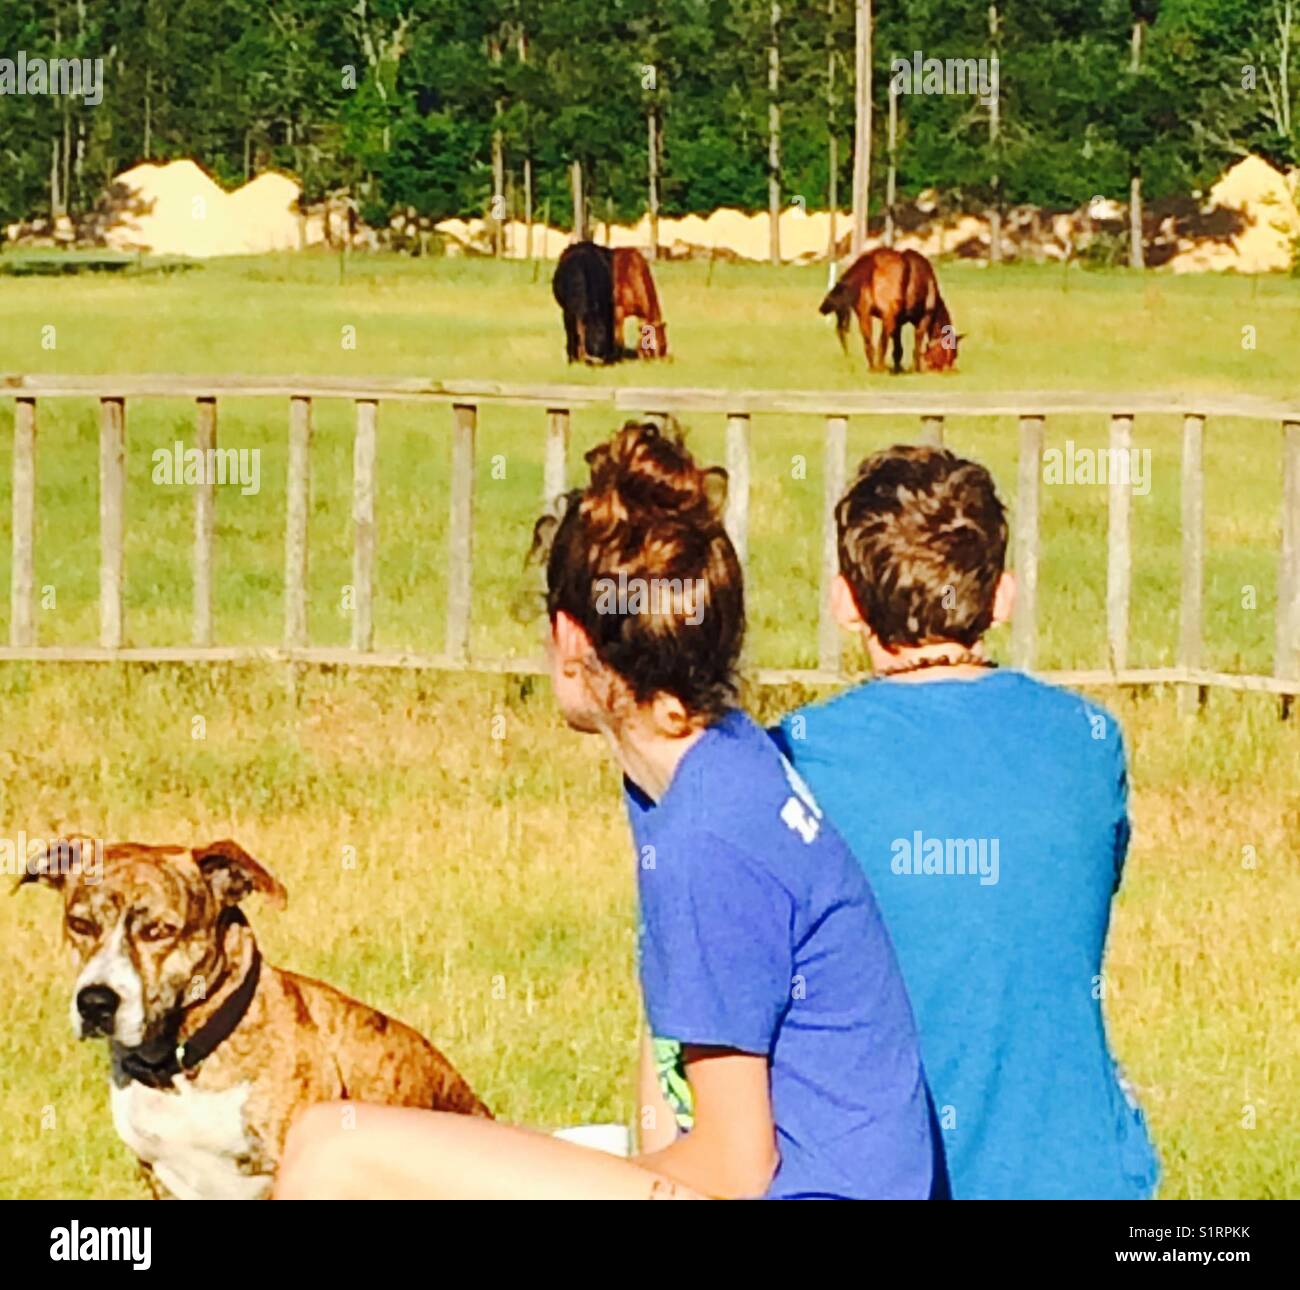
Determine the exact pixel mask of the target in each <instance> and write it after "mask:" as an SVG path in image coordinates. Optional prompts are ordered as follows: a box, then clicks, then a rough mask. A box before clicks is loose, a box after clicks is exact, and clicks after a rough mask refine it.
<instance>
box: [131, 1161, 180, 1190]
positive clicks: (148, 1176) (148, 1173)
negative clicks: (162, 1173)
mask: <svg viewBox="0 0 1300 1290" xmlns="http://www.w3.org/2000/svg"><path fill="white" fill-rule="evenodd" d="M140 1172H141V1173H142V1174H143V1175H144V1181H145V1186H146V1187H148V1188H149V1192H150V1194H151V1195H152V1196H153V1198H154V1200H175V1199H176V1197H175V1196H173V1195H172V1193H171V1192H169V1191H168V1190H167V1188H166V1187H164V1186H163V1185H162V1183H161V1182H160V1181H159V1179H158V1175H157V1174H156V1173H154V1171H153V1166H152V1165H147V1164H145V1162H144V1161H143V1160H141V1161H140Z"/></svg>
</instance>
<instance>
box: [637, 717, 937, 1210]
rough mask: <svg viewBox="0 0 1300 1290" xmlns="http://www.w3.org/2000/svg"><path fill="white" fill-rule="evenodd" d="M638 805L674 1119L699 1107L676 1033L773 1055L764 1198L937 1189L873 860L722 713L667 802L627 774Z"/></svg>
mask: <svg viewBox="0 0 1300 1290" xmlns="http://www.w3.org/2000/svg"><path fill="white" fill-rule="evenodd" d="M627 806H628V815H629V817H630V819H631V824H632V832H633V836H634V838H635V841H636V847H637V861H638V862H637V877H638V886H639V890H640V902H641V931H640V946H639V948H640V964H641V984H642V989H643V991H644V994H645V1005H646V1013H647V1016H648V1018H649V1022H650V1029H651V1032H652V1035H653V1036H654V1039H655V1049H656V1055H657V1058H658V1062H659V1074H660V1082H661V1086H662V1087H663V1090H664V1093H665V1096H666V1097H667V1099H668V1101H669V1104H670V1105H671V1106H672V1107H673V1109H674V1112H675V1114H676V1115H677V1118H678V1123H679V1126H680V1127H682V1128H683V1129H687V1130H688V1129H689V1127H690V1124H691V1113H692V1108H691V1105H690V1089H689V1086H688V1085H687V1084H686V1081H685V1079H684V1076H683V1072H682V1068H681V1064H680V1046H681V1045H682V1044H701V1045H710V1046H718V1047H722V1048H731V1049H736V1050H738V1051H740V1052H745V1053H758V1054H762V1055H764V1056H766V1057H768V1059H769V1061H770V1063H771V1091H772V1111H773V1118H774V1120H775V1122H776V1133H777V1146H778V1149H779V1152H780V1157H781V1162H780V1166H779V1168H778V1170H777V1173H776V1176H775V1178H774V1179H773V1181H772V1184H771V1187H770V1188H769V1190H768V1192H767V1196H768V1197H769V1198H779V1199H793V1198H797V1197H814V1196H820V1197H846V1198H875V1197H880V1198H894V1199H922V1200H923V1199H926V1198H928V1197H930V1196H931V1195H932V1192H933V1193H934V1194H943V1191H944V1190H945V1189H946V1175H945V1174H944V1168H943V1163H942V1157H941V1156H940V1157H939V1158H938V1160H937V1162H936V1158H935V1153H936V1150H937V1149H938V1148H937V1135H936V1134H934V1133H932V1128H931V1113H930V1108H929V1099H928V1095H927V1091H926V1087H925V1079H924V1075H923V1072H922V1069H921V1059H920V1051H919V1044H918V1039H917V1034H916V1028H915V1025H914V1023H913V1020H912V1012H911V1008H910V1006H909V1004H908V1001H907V995H906V992H905V990H904V987H903V981H902V976H901V974H900V971H899V967H898V964H897V962H896V961H895V958H894V951H893V947H892V946H891V945H890V942H889V937H888V934H887V933H886V931H885V928H884V925H883V923H882V921H881V917H880V913H879V911H878V910H877V908H876V903H875V900H874V899H873V898H872V894H871V890H870V888H869V887H868V886H867V882H866V878H865V877H864V875H863V873H862V870H861V868H860V867H859V865H858V864H857V862H856V861H855V860H854V858H853V855H852V854H851V853H850V852H849V850H848V848H847V847H846V846H845V844H844V843H843V842H842V841H841V840H840V838H839V836H838V835H837V834H836V833H835V831H834V830H833V829H832V827H831V826H830V824H829V823H828V822H827V820H826V818H825V817H824V815H823V814H822V811H821V809H820V807H819V806H818V805H817V803H816V801H815V800H814V799H813V797H812V794H811V793H810V792H809V790H808V788H807V787H806V786H805V785H804V784H803V783H802V781H801V780H800V779H799V777H798V776H797V775H796V774H795V772H794V770H793V769H792V767H791V766H790V764H789V762H788V761H786V759H785V758H784V757H783V756H782V755H781V753H780V752H779V751H778V749H777V748H776V745H775V744H774V743H773V742H772V740H771V739H769V738H768V736H767V734H766V733H765V732H764V731H763V730H761V729H759V727H758V726H756V725H755V724H754V723H753V722H752V721H751V720H750V719H749V718H748V717H747V716H745V715H744V714H743V713H740V712H731V713H728V714H727V715H726V716H725V717H723V718H722V719H721V720H720V721H718V722H717V723H716V724H715V725H713V726H711V727H710V728H709V729H708V730H707V731H706V732H705V733H704V735H703V736H702V737H701V738H700V739H699V741H698V742H697V743H696V744H695V745H694V746H693V747H692V748H691V749H690V750H689V751H688V752H687V753H686V755H685V756H684V757H683V758H682V760H681V762H680V763H679V764H678V767H677V771H676V774H675V775H674V777H673V780H672V783H671V784H670V786H669V788H668V791H667V792H666V793H665V794H664V796H663V797H662V799H661V800H660V801H659V802H658V803H657V804H656V803H654V802H653V801H652V800H651V799H650V798H648V797H647V796H646V795H645V794H644V793H642V792H641V791H640V790H639V789H638V788H637V787H636V786H635V785H633V784H631V783H630V781H629V782H628V783H627ZM936 1180H938V1181H936Z"/></svg>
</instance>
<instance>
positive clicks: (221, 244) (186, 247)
mask: <svg viewBox="0 0 1300 1290" xmlns="http://www.w3.org/2000/svg"><path fill="white" fill-rule="evenodd" d="M300 197H301V189H300V187H299V185H298V184H297V183H296V182H295V181H294V180H292V179H290V178H289V177H288V176H286V175H281V174H275V173H268V174H263V175H259V176H258V177H257V178H256V179H254V180H252V181H251V182H250V183H247V184H245V185H244V186H243V187H242V188H238V189H236V190H235V191H234V192H226V190H225V189H223V188H222V187H221V186H220V185H219V184H217V183H216V182H215V181H214V180H213V179H212V177H211V176H210V175H208V174H207V173H206V172H205V171H203V170H202V169H201V168H200V167H199V166H197V165H195V163H194V162H192V161H173V162H171V163H169V164H167V165H161V166H160V165H154V164H152V163H145V164H143V165H139V166H135V167H133V168H132V169H130V170H127V171H124V172H123V173H122V174H120V175H119V176H118V177H117V178H116V179H115V180H113V182H112V184H111V185H110V187H109V189H108V191H107V192H106V193H105V195H104V197H103V199H102V200H101V201H100V202H99V203H98V205H97V206H96V207H95V208H94V210H93V211H88V212H84V213H82V214H81V215H79V216H78V217H77V219H78V221H79V222H78V223H77V225H76V226H75V227H74V225H73V223H72V222H71V221H69V220H68V218H67V217H66V216H63V217H60V219H59V220H58V221H54V222H51V221H50V220H48V219H36V220H32V221H31V222H29V223H26V224H15V225H10V226H9V227H8V228H7V229H6V235H7V236H8V238H9V240H10V241H11V242H14V243H17V244H21V245H26V246H37V247H39V246H48V247H55V248H58V247H65V246H71V245H77V246H99V247H109V248H112V249H114V250H119V251H129V252H136V251H139V252H143V253H146V254H152V255H178V256H196V257H207V256H217V255H258V254H262V253H264V252H268V251H286V250H299V249H301V248H303V247H307V246H314V245H318V244H322V243H325V244H328V245H330V246H341V245H344V244H348V245H351V246H354V247H358V248H364V249H370V250H379V249H381V248H384V247H387V248H389V249H392V250H397V251H411V252H413V253H417V254H427V253H428V252H429V251H430V250H432V249H433V247H432V246H431V243H432V242H433V231H434V230H435V229H436V231H437V233H438V234H440V235H441V241H442V245H443V248H444V249H445V250H446V252H447V254H449V255H490V254H492V250H493V233H494V229H493V227H492V225H491V224H490V223H489V222H488V221H486V220H483V219H471V220H463V219H447V220H442V221H441V222H439V223H438V224H436V225H435V224H433V223H432V221H431V220H430V219H429V218H428V217H427V216H420V215H418V214H417V213H416V212H415V211H414V210H408V211H406V212H399V213H397V214H395V215H394V216H393V218H392V219H391V220H390V223H389V226H388V227H386V228H370V227H368V226H366V225H364V224H362V223H361V222H360V220H359V219H358V218H357V211H356V207H355V204H354V203H353V202H352V200H351V199H350V198H348V196H347V194H335V195H333V196H332V197H331V198H330V199H329V200H328V201H325V202H322V203H320V204H318V205H316V206H313V207H312V208H311V209H310V210H308V211H305V212H304V211H301V210H300V209H299V205H298V203H299V199H300ZM1145 214H1146V217H1147V218H1146V228H1145V229H1144V236H1145V240H1146V248H1147V263H1148V264H1149V265H1150V266H1151V267H1161V268H1166V267H1167V268H1170V269H1172V270H1173V271H1174V272H1176V273H1198V272H1206V271H1214V270H1228V269H1230V270H1235V271H1236V272H1238V273H1267V272H1274V271H1286V270H1288V269H1289V268H1290V267H1291V264H1292V260H1293V255H1294V248H1295V245H1296V244H1297V242H1298V241H1300V211H1298V210H1297V206H1296V198H1295V193H1294V192H1293V190H1292V189H1291V188H1290V187H1289V186H1288V179H1287V177H1286V176H1284V175H1283V174H1281V173H1280V172H1279V171H1277V170H1275V169H1274V168H1273V167H1272V166H1270V165H1269V164H1268V163H1267V162H1266V161H1264V160H1262V159H1261V158H1259V157H1247V158H1245V159H1244V160H1242V161H1241V162H1239V163H1238V164H1237V165H1235V166H1233V167H1232V169H1231V170H1229V171H1228V172H1227V173H1226V174H1225V175H1223V177H1222V178H1221V179H1220V180H1219V181H1218V183H1216V184H1215V185H1214V187H1213V189H1211V191H1210V196H1209V201H1208V202H1207V203H1206V204H1204V205H1202V204H1199V203H1197V202H1196V201H1195V200H1193V199H1192V198H1191V197H1188V196H1184V197H1180V198H1177V199H1170V200H1169V201H1167V202H1165V203H1163V204H1157V205H1156V206H1155V207H1149V208H1148V209H1147V210H1146V212H1145ZM895 217H896V223H897V228H896V236H895V240H894V245H895V246H897V247H898V248H899V249H903V250H906V249H909V248H910V249H915V250H918V251H920V252H922V254H924V255H927V256H930V257H932V258H935V257H948V256H957V257H960V258H966V259H973V260H986V259H987V257H988V248H989V242H990V228H989V221H988V219H987V217H986V215H984V214H983V213H980V214H968V213H961V212H945V211H944V210H943V208H942V201H941V195H940V194H939V193H937V192H934V191H930V192H926V193H922V194H921V195H920V196H918V197H917V198H916V199H915V200H914V201H912V202H911V203H909V204H907V205H904V206H900V207H899V208H898V209H897V210H896V212H895ZM1127 225H1128V212H1127V207H1126V206H1124V205H1123V204H1122V203H1120V202H1118V201H1114V200H1110V199H1103V198H1098V199H1094V200H1093V201H1092V202H1091V203H1089V204H1088V205H1087V206H1086V207H1083V208H1081V209H1080V210H1077V211H1057V210H1040V209H1037V208H1034V207H1030V206H1018V207H1014V208H1011V209H1009V210H1007V211H1005V212H1004V214H1003V219H1002V248H1003V254H1004V256H1005V257H1006V258H1007V259H1032V260H1040V261H1041V260H1074V259H1075V258H1076V257H1080V256H1082V257H1084V258H1085V259H1086V258H1089V257H1091V259H1092V260H1094V261H1095V262H1114V263H1119V262H1122V259H1123V256H1124V244H1125V243H1126V240H1127V236H1128V230H1127ZM779 228H780V246H781V258H782V259H783V260H784V261H785V262H787V263H795V264H807V263H811V262H815V261H820V260H823V259H825V257H826V253H827V248H828V246H829V245H830V244H831V233H832V228H833V230H834V234H835V250H836V254H837V256H838V257H841V258H842V257H844V256H846V255H847V254H848V250H849V232H850V217H849V215H848V213H847V212H843V211H841V212H839V213H838V214H836V215H835V216H834V221H833V223H832V217H831V215H830V213H829V212H826V211H815V212H814V211H807V210H805V209H804V208H803V207H802V206H800V205H796V206H792V207H789V208H787V209H786V210H784V211H782V212H781V215H780V225H779ZM881 228H882V224H881V220H880V218H879V216H878V215H877V216H875V217H873V220H872V232H873V234H874V235H875V236H873V237H872V238H871V239H869V243H868V244H869V245H876V244H878V243H879V241H880V236H879V233H880V231H881ZM592 234H593V236H594V237H595V239H596V241H598V242H601V243H605V244H607V245H610V246H635V247H642V248H644V247H648V246H649V245H650V221H649V217H648V216H642V217H641V219H639V220H638V221H637V222H636V223H635V224H612V225H610V224H605V223H604V222H599V221H598V222H597V223H596V224H595V225H594V226H593V229H592ZM503 235H504V249H505V254H506V255H507V256H508V257H509V258H512V259H522V258H523V257H524V256H526V255H528V254H529V249H530V248H529V230H528V227H527V226H526V225H525V224H524V223H523V222H521V221H519V220H512V221H510V222H509V223H507V224H506V225H505V226H504V229H503ZM570 241H571V234H570V232H569V230H567V229H559V228H547V227H545V226H544V225H542V224H540V223H535V224H534V225H533V227H532V238H531V254H532V255H534V256H539V257H541V258H543V259H552V260H553V259H556V258H557V257H558V256H559V255H560V254H561V252H562V251H563V250H564V248H565V247H566V246H568V244H569V242H570ZM659 247H660V250H661V253H662V254H663V256H664V257H665V258H668V259H685V258H689V257H695V256H701V257H709V256H716V257H718V258H720V259H726V260H751V261H757V262H764V261H766V260H767V259H768V258H769V255H770V238H769V221H768V215H767V213H766V212H765V211H763V212H757V213H755V214H752V215H750V214H746V213H745V212H744V211H740V210H734V209H731V208H729V207H722V208H720V209H719V210H715V211H714V212H713V213H712V214H710V215H708V216H700V215H687V216H684V217H682V218H680V219H674V218H664V219H661V220H660V221H659Z"/></svg>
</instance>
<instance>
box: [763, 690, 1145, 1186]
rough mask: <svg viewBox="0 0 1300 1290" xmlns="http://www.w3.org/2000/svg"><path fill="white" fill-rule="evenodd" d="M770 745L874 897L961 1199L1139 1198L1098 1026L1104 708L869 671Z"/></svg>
mask: <svg viewBox="0 0 1300 1290" xmlns="http://www.w3.org/2000/svg"><path fill="white" fill-rule="evenodd" d="M781 742H782V743H783V745H784V747H785V748H786V750H787V752H788V753H789V755H790V756H791V757H792V758H793V760H794V762H795V765H796V766H797V767H798V769H799V771H800V773H801V774H802V775H803V776H804V777H805V778H806V779H807V780H808V782H809V784H811V786H812V788H813V790H814V792H816V794H817V796H818V800H819V801H820V802H821V803H822V806H823V807H824V808H825V810H826V813H827V815H828V816H829V817H830V819H832V820H833V821H834V822H835V824H836V826H837V827H838V829H839V830H840V833H841V834H842V835H843V837H844V839H845V841H847V842H848V844H849V846H850V847H851V848H852V849H853V851H854V853H855V854H856V855H857V858H858V860H859V862H860V863H861V865H862V867H863V869H864V870H865V871H866V874H867V878H868V880H869V881H870V883H871V886H872V889H873V891H874V892H875V895H876V898H877V900H878V901H879V902H880V908H881V911H882V912H883V914H884V918H885V925H886V926H887V927H888V928H889V934H890V936H891V937H892V939H893V943H894V946H895V948H896V949H897V952H898V959H899V962H900V964H901V965H902V969H903V976H904V979H905V980H906V982H907V990H908V994H909V996H910V998H911V1001H912V1006H913V1008H914V1009H915V1011H916V1018H917V1022H918V1025H919V1027H920V1032H921V1052H922V1055H923V1056H924V1058H925V1069H926V1075H927V1077H928V1079H929V1082H930V1088H931V1091H932V1093H933V1095H934V1102H935V1108H936V1111H937V1113H938V1117H939V1123H940V1125H941V1127H942V1130H943V1140H944V1146H945V1150H946V1154H947V1158H948V1170H949V1176H950V1178H951V1181H952V1194H953V1197H954V1199H958V1200H962V1199H992V1198H1052V1197H1078V1198H1107V1197H1109V1198H1116V1199H1135V1198H1142V1197H1146V1196H1149V1195H1150V1194H1151V1192H1152V1189H1153V1188H1154V1186H1155V1183H1156V1179H1157V1174H1158V1168H1157V1163H1156V1158H1155V1154H1154V1152H1153V1150H1152V1148H1151V1143H1150V1140H1149V1138H1148V1136H1147V1131H1146V1125H1145V1123H1144V1121H1143V1117H1142V1114H1141V1112H1140V1110H1139V1109H1138V1107H1137V1105H1136V1102H1135V1101H1133V1100H1131V1094H1130V1093H1129V1091H1128V1088H1127V1085H1126V1084H1124V1082H1123V1079H1122V1076H1121V1075H1120V1073H1119V1070H1118V1068H1117V1066H1116V1065H1115V1063H1114V1061H1113V1059H1112V1057H1111V1054H1110V1050H1109V1047H1108V1045H1107V1041H1106V1032H1105V1026H1104V1023H1103V1020H1102V1005H1101V999H1102V996H1103V995H1104V982H1105V978H1104V976H1103V975H1102V955H1103V950H1104V947H1105V942H1106V930H1107V927H1108V924H1109V921H1110V906H1111V897H1112V895H1113V894H1114V892H1115V890H1116V888H1117V887H1118V885H1119V877H1120V873H1121V870H1122V867H1123V863H1124V856H1125V852H1126V850H1127V848H1128V839H1129V824H1128V809H1127V780H1126V774H1125V762H1124V743H1123V737H1122V735H1121V732H1120V728H1119V725H1118V723H1117V722H1116V721H1115V719H1114V718H1113V717H1112V716H1111V715H1110V713H1108V712H1106V711H1105V710H1104V709H1102V708H1099V707H1097V706H1095V705H1093V704H1090V703H1088V702H1087V701H1086V700H1084V699H1083V698H1081V697H1080V696H1078V695H1075V694H1071V693H1069V692H1067V691H1065V690H1060V689H1056V688H1054V687H1052V686H1048V685H1044V684H1042V683H1041V682H1039V681H1035V680H1033V679H1032V678H1030V677H1028V676H1025V675H1024V674H1022V673H1019V672H1013V671H1000V672H994V673H991V674H989V675H987V676H983V677H980V678H978V679H975V680H969V681H955V680H949V681H926V682H915V683H905V682H901V681H897V682H896V681H875V682H870V683H868V684H866V685H862V686H858V687H857V688H855V689H852V690H849V691H847V692H846V693H844V694H841V695H839V696H838V697H836V698H834V699H832V700H830V701H829V702H826V703H823V704H819V705H816V706H812V707H808V708H803V709H801V710H799V711H798V712H796V713H793V714H791V715H790V716H788V717H786V718H785V720H784V721H783V722H782V725H781Z"/></svg>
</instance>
